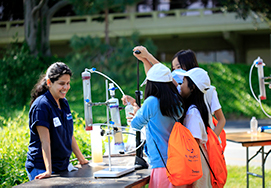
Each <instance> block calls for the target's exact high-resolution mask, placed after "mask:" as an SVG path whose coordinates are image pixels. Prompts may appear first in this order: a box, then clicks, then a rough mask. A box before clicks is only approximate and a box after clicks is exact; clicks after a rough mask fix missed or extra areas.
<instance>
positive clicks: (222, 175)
mask: <svg viewBox="0 0 271 188" xmlns="http://www.w3.org/2000/svg"><path fill="white" fill-rule="evenodd" d="M215 125H216V124H215ZM207 134H208V141H207V143H206V146H207V154H208V157H209V162H208V160H207V159H206V157H205V155H204V153H203V152H202V154H203V156H204V158H205V160H206V162H207V164H208V166H209V168H210V172H211V173H210V174H211V183H212V187H213V188H222V187H224V185H225V183H226V181H227V166H226V162H225V158H224V149H225V146H226V139H225V140H224V136H225V138H226V133H225V131H224V130H223V133H222V135H221V134H220V138H221V136H222V139H221V142H222V143H220V142H219V140H218V137H217V135H216V134H215V132H214V131H213V130H212V129H211V128H210V127H207ZM200 149H201V148H200Z"/></svg>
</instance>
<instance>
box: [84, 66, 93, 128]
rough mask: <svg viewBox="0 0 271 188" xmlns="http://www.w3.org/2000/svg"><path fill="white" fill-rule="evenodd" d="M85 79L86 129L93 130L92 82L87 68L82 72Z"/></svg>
mask: <svg viewBox="0 0 271 188" xmlns="http://www.w3.org/2000/svg"><path fill="white" fill-rule="evenodd" d="M82 79H83V93H84V113H85V124H86V126H85V129H86V130H92V124H93V117H92V106H91V102H92V99H91V84H90V72H88V71H87V70H85V71H84V72H82Z"/></svg>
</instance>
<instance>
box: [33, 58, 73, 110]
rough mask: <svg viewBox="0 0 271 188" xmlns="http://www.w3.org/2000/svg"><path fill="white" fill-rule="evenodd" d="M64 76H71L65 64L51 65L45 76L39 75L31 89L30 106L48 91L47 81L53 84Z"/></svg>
mask: <svg viewBox="0 0 271 188" xmlns="http://www.w3.org/2000/svg"><path fill="white" fill-rule="evenodd" d="M64 74H68V75H70V76H72V71H71V70H70V68H69V67H68V66H67V65H66V64H65V63H62V62H56V63H53V64H52V65H51V66H50V67H49V68H48V69H47V71H46V74H44V75H41V77H40V79H39V80H38V82H37V83H36V85H35V86H34V88H33V89H32V91H31V102H30V106H31V105H32V103H33V102H34V101H35V100H36V98H38V97H39V96H40V95H42V94H44V93H45V92H46V91H47V90H48V86H47V79H50V81H51V82H52V83H54V82H55V81H57V80H58V79H59V78H60V77H61V76H63V75H64Z"/></svg>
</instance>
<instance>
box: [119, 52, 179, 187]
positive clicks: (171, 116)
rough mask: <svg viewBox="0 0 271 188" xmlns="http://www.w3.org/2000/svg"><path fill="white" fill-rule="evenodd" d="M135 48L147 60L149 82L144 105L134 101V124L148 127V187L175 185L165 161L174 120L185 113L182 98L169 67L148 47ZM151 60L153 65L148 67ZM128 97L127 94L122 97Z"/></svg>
mask: <svg viewBox="0 0 271 188" xmlns="http://www.w3.org/2000/svg"><path fill="white" fill-rule="evenodd" d="M136 50H139V51H141V53H140V54H135V53H134V55H135V57H137V58H138V59H139V60H141V61H142V62H143V63H144V66H145V71H146V73H147V78H146V81H147V83H146V89H145V97H144V98H145V100H144V103H143V105H142V107H141V108H140V109H139V107H138V106H137V104H136V103H135V102H133V104H132V105H133V106H134V114H135V115H134V117H133V120H132V121H131V126H132V127H133V128H135V129H142V128H143V127H144V126H146V145H145V153H146V155H147V157H148V162H149V164H150V167H151V168H152V172H151V178H150V183H149V188H157V187H158V188H159V187H161V188H164V187H167V188H170V187H172V188H173V187H176V186H173V185H172V184H171V183H170V181H169V180H168V178H167V173H166V168H165V165H164V162H163V161H165V162H166V161H167V149H168V140H169V136H170V133H171V130H172V128H173V126H174V124H175V119H180V118H181V117H182V115H183V106H182V104H183V102H182V97H181V96H180V94H179V93H178V91H177V89H176V87H175V85H174V84H173V83H172V76H171V71H170V69H169V68H167V67H166V66H164V65H163V64H161V63H159V62H158V61H157V60H156V59H155V58H153V56H152V55H151V54H150V53H148V51H147V50H146V48H144V47H135V48H134V51H136ZM150 62H152V64H153V65H152V66H149V65H150V64H148V63H150ZM127 98H128V97H126V96H124V98H123V99H122V100H123V101H126V99H127ZM129 102H130V101H129ZM156 146H158V147H159V151H158V150H157V148H156Z"/></svg>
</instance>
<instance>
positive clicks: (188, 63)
mask: <svg viewBox="0 0 271 188" xmlns="http://www.w3.org/2000/svg"><path fill="white" fill-rule="evenodd" d="M176 57H177V59H178V61H179V63H180V66H181V68H182V69H185V70H186V71H188V70H190V69H192V68H195V67H199V64H198V61H197V58H196V55H195V53H194V52H193V51H192V50H190V49H188V50H180V51H178V52H177V53H176V54H175V55H174V56H173V58H172V60H173V59H175V58H176ZM183 67H184V68H183ZM171 71H173V69H172V64H171Z"/></svg>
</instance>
